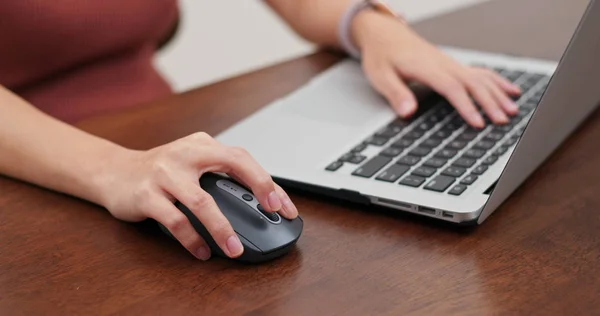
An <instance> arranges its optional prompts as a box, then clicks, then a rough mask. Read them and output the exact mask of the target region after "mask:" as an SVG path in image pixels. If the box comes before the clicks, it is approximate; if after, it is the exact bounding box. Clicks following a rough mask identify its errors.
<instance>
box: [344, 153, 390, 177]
mask: <svg viewBox="0 0 600 316" xmlns="http://www.w3.org/2000/svg"><path fill="white" fill-rule="evenodd" d="M390 161H392V158H390V157H384V156H375V157H373V158H371V159H370V160H369V161H367V162H366V163H365V164H364V165H362V166H361V167H360V168H358V169H356V170H355V171H354V172H353V173H352V175H355V176H359V177H363V178H370V177H372V176H373V175H374V174H375V173H376V172H377V171H379V170H381V168H383V167H385V165H387V164H388V163H389V162H390Z"/></svg>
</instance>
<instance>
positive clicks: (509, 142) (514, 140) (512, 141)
mask: <svg viewBox="0 0 600 316" xmlns="http://www.w3.org/2000/svg"><path fill="white" fill-rule="evenodd" d="M518 141H519V137H511V138H509V139H507V140H506V141H505V142H504V143H503V144H502V147H510V146H512V145H514V144H516V143H517V142H518Z"/></svg>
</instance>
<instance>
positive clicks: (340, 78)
mask: <svg viewBox="0 0 600 316" xmlns="http://www.w3.org/2000/svg"><path fill="white" fill-rule="evenodd" d="M598 30H600V2H598V1H594V0H593V1H591V2H590V4H589V6H588V8H587V11H586V13H585V14H584V16H583V17H582V20H581V22H580V25H579V27H578V28H577V30H576V32H575V34H574V36H573V38H572V40H571V42H570V44H569V45H568V47H567V49H566V51H565V53H564V55H563V58H562V60H561V61H560V63H558V64H557V63H555V62H549V61H543V60H537V59H527V58H520V57H511V56H505V55H499V54H494V53H489V52H480V51H469V50H462V49H458V48H449V47H443V48H442V49H444V50H445V51H446V52H447V53H448V54H450V55H452V56H453V57H455V58H456V59H458V60H459V61H461V62H462V63H465V64H477V65H484V66H488V67H490V68H495V69H496V70H498V71H501V72H502V74H504V75H507V76H508V77H510V78H509V79H511V80H513V81H514V82H515V83H516V84H519V85H522V86H525V87H527V92H526V93H525V94H524V95H523V96H522V97H521V98H520V99H519V100H518V101H517V103H518V104H519V105H520V106H521V109H522V112H524V114H523V113H522V114H521V115H520V117H519V118H518V120H517V121H518V122H516V123H514V124H513V123H511V124H512V126H511V127H510V128H509V127H506V128H504V129H501V127H498V126H491V125H488V127H487V128H486V129H485V130H484V131H483V132H480V133H478V134H477V135H476V136H475V137H474V138H473V133H472V130H470V128H469V127H468V126H466V125H464V124H462V123H461V120H460V119H459V118H457V114H456V113H455V112H453V111H452V112H449V113H448V110H447V108H448V105H447V102H445V101H444V100H442V99H440V98H436V96H433V97H431V98H429V99H428V100H427V101H424V103H425V102H429V103H430V104H428V105H427V106H423V107H424V111H423V113H420V114H419V115H418V117H417V118H416V119H415V120H412V121H402V120H398V119H397V117H396V115H395V114H394V113H393V112H392V110H391V108H390V107H389V105H388V104H387V103H386V101H385V100H384V99H383V98H382V97H381V96H380V95H378V94H377V93H376V92H375V91H374V90H373V89H372V88H371V87H370V85H369V83H368V82H367V80H366V79H365V77H364V75H363V73H362V71H361V68H360V65H359V64H358V63H357V62H355V61H351V60H347V61H344V62H341V63H339V64H337V65H336V66H334V67H332V68H331V69H329V70H327V71H326V72H325V73H323V74H321V75H319V76H317V77H316V78H315V79H314V80H312V81H311V82H309V83H308V84H307V85H305V86H304V87H302V88H300V89H298V90H297V91H295V92H293V93H292V94H290V95H288V96H286V97H285V98H283V99H280V100H278V101H276V102H274V103H272V104H270V105H268V106H266V107H264V108H263V109H261V110H260V111H258V112H256V113H255V114H253V115H252V116H249V117H248V118H246V119H245V120H243V121H241V122H239V123H238V124H236V125H234V126H233V127H231V128H230V129H228V130H226V131H225V132H223V133H221V134H220V135H217V137H216V138H217V140H219V141H220V142H222V143H224V144H226V145H231V146H240V147H244V148H246V149H247V150H248V151H249V152H250V153H251V154H252V155H253V156H254V157H255V158H256V159H257V160H258V162H259V163H260V164H261V165H262V166H263V167H264V168H265V169H266V170H267V171H268V172H269V173H270V174H271V175H272V176H273V177H274V178H275V179H276V180H278V181H280V182H282V183H283V184H284V185H290V186H297V187H301V188H303V189H307V190H311V191H314V192H319V193H323V194H328V195H332V196H336V197H340V198H344V199H349V200H352V201H356V202H365V203H372V204H377V205H381V206H385V207H389V208H392V209H396V210H400V211H406V212H411V213H416V214H420V215H423V216H428V217H434V218H438V219H442V220H445V221H450V222H454V223H460V224H465V225H466V224H478V223H479V224H480V223H482V222H483V221H484V220H485V219H486V218H487V217H488V216H489V215H490V214H492V212H493V211H494V210H496V209H497V208H498V206H499V205H500V204H501V203H502V202H503V201H504V200H505V199H506V198H507V197H508V196H509V195H510V194H511V193H512V192H513V191H514V190H515V189H516V188H517V187H518V186H519V185H520V184H521V183H522V182H523V181H524V180H525V179H526V178H527V177H528V176H529V175H530V174H531V173H532V172H533V171H534V170H535V169H536V168H537V167H538V166H540V164H541V163H542V162H543V161H544V160H545V159H546V158H547V157H548V156H549V155H550V154H551V153H552V152H553V151H554V150H555V149H556V148H557V147H558V146H559V145H560V144H561V143H562V142H563V141H564V140H565V138H566V137H567V136H568V135H569V134H571V133H572V132H573V130H574V129H575V128H576V127H577V126H578V125H580V124H581V123H582V121H583V120H584V119H585V118H586V117H587V116H588V115H589V114H591V112H592V111H594V110H595V109H596V105H597V103H598V102H599V101H600V61H598V60H597V59H598V58H600V32H598ZM379 136H381V137H379ZM437 136H439V137H437ZM436 137H437V138H436ZM407 139H408V140H407ZM365 143H366V144H365ZM363 144H365V145H363ZM426 145H427V146H426ZM363 147H364V148H363ZM431 147H433V148H431ZM444 150H446V151H444ZM482 151H483V154H482ZM384 154H385V155H384ZM439 157H441V158H439ZM444 159H445V160H446V162H445V163H444V164H443V165H442V166H438V165H439V164H440V163H443V162H444V161H443V160H444ZM459 159H461V160H459ZM432 169H434V170H433V173H432ZM484 169H485V170H484ZM452 178H453V179H452ZM475 178H476V180H474V181H473V179H475ZM419 182H421V183H419Z"/></svg>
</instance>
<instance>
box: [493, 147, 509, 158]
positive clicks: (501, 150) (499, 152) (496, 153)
mask: <svg viewBox="0 0 600 316" xmlns="http://www.w3.org/2000/svg"><path fill="white" fill-rule="evenodd" d="M507 151H508V147H504V146H502V147H498V149H496V150H495V151H494V152H493V153H492V155H494V156H496V157H500V156H502V155H504V154H505V153H506V152H507Z"/></svg>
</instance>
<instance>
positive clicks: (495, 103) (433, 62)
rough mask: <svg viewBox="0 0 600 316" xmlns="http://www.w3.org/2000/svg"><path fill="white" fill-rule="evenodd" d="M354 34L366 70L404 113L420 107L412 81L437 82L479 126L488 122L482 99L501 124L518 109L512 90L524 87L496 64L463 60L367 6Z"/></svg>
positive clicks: (434, 86) (435, 85)
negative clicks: (489, 66) (490, 67)
mask: <svg viewBox="0 0 600 316" xmlns="http://www.w3.org/2000/svg"><path fill="white" fill-rule="evenodd" d="M353 35H354V39H355V41H356V44H357V46H358V47H359V48H360V50H361V55H362V63H363V68H364V71H365V74H366V75H367V77H368V78H369V80H370V81H371V83H372V84H373V86H374V88H375V89H376V90H377V91H379V92H380V93H381V94H382V95H383V96H384V97H386V99H387V100H388V101H389V102H390V104H391V106H392V107H393V108H394V110H395V111H396V112H397V113H398V114H399V115H400V116H401V117H403V118H406V117H409V116H411V115H412V114H413V113H415V111H416V109H417V100H416V98H415V96H414V95H413V93H412V92H411V90H410V89H409V88H408V87H407V85H406V82H407V81H416V82H420V83H422V84H424V85H427V86H429V87H430V88H432V89H433V90H434V91H436V92H437V93H439V94H440V95H442V96H443V97H445V98H446V99H447V100H448V101H449V102H450V103H451V104H452V105H453V106H454V108H456V110H457V112H458V113H460V115H461V116H462V117H463V118H464V119H465V121H466V122H467V123H469V124H470V125H472V126H474V127H478V128H481V127H483V126H484V125H485V121H484V120H483V118H482V115H481V114H480V113H479V109H478V108H477V105H476V104H478V105H479V106H480V107H481V108H482V110H483V111H484V112H485V114H486V115H487V116H488V117H489V118H490V120H491V121H492V122H493V123H496V124H505V123H508V121H509V116H512V115H515V114H517V112H518V107H517V105H516V104H515V103H514V102H513V101H512V100H511V98H510V96H517V95H519V94H520V89H519V87H517V86H515V85H514V84H512V83H511V82H509V81H508V80H506V79H505V78H503V77H501V76H500V75H498V74H497V73H495V72H494V71H492V70H488V69H483V68H475V67H467V66H463V65H461V64H459V63H458V62H456V61H454V60H453V59H451V58H450V57H449V56H447V55H445V54H444V53H443V52H441V51H440V50H438V49H437V48H436V47H435V46H433V45H432V44H430V43H428V42H427V41H425V40H424V39H422V38H421V37H420V36H418V35H417V34H416V33H414V32H413V31H412V30H411V29H410V28H409V27H408V26H406V25H405V24H403V23H400V22H397V21H395V20H393V19H390V18H388V17H384V16H382V15H379V14H374V13H373V12H369V11H364V12H363V13H361V14H359V15H358V16H357V17H356V18H355V21H354V25H353ZM473 100H474V101H475V102H473Z"/></svg>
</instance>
